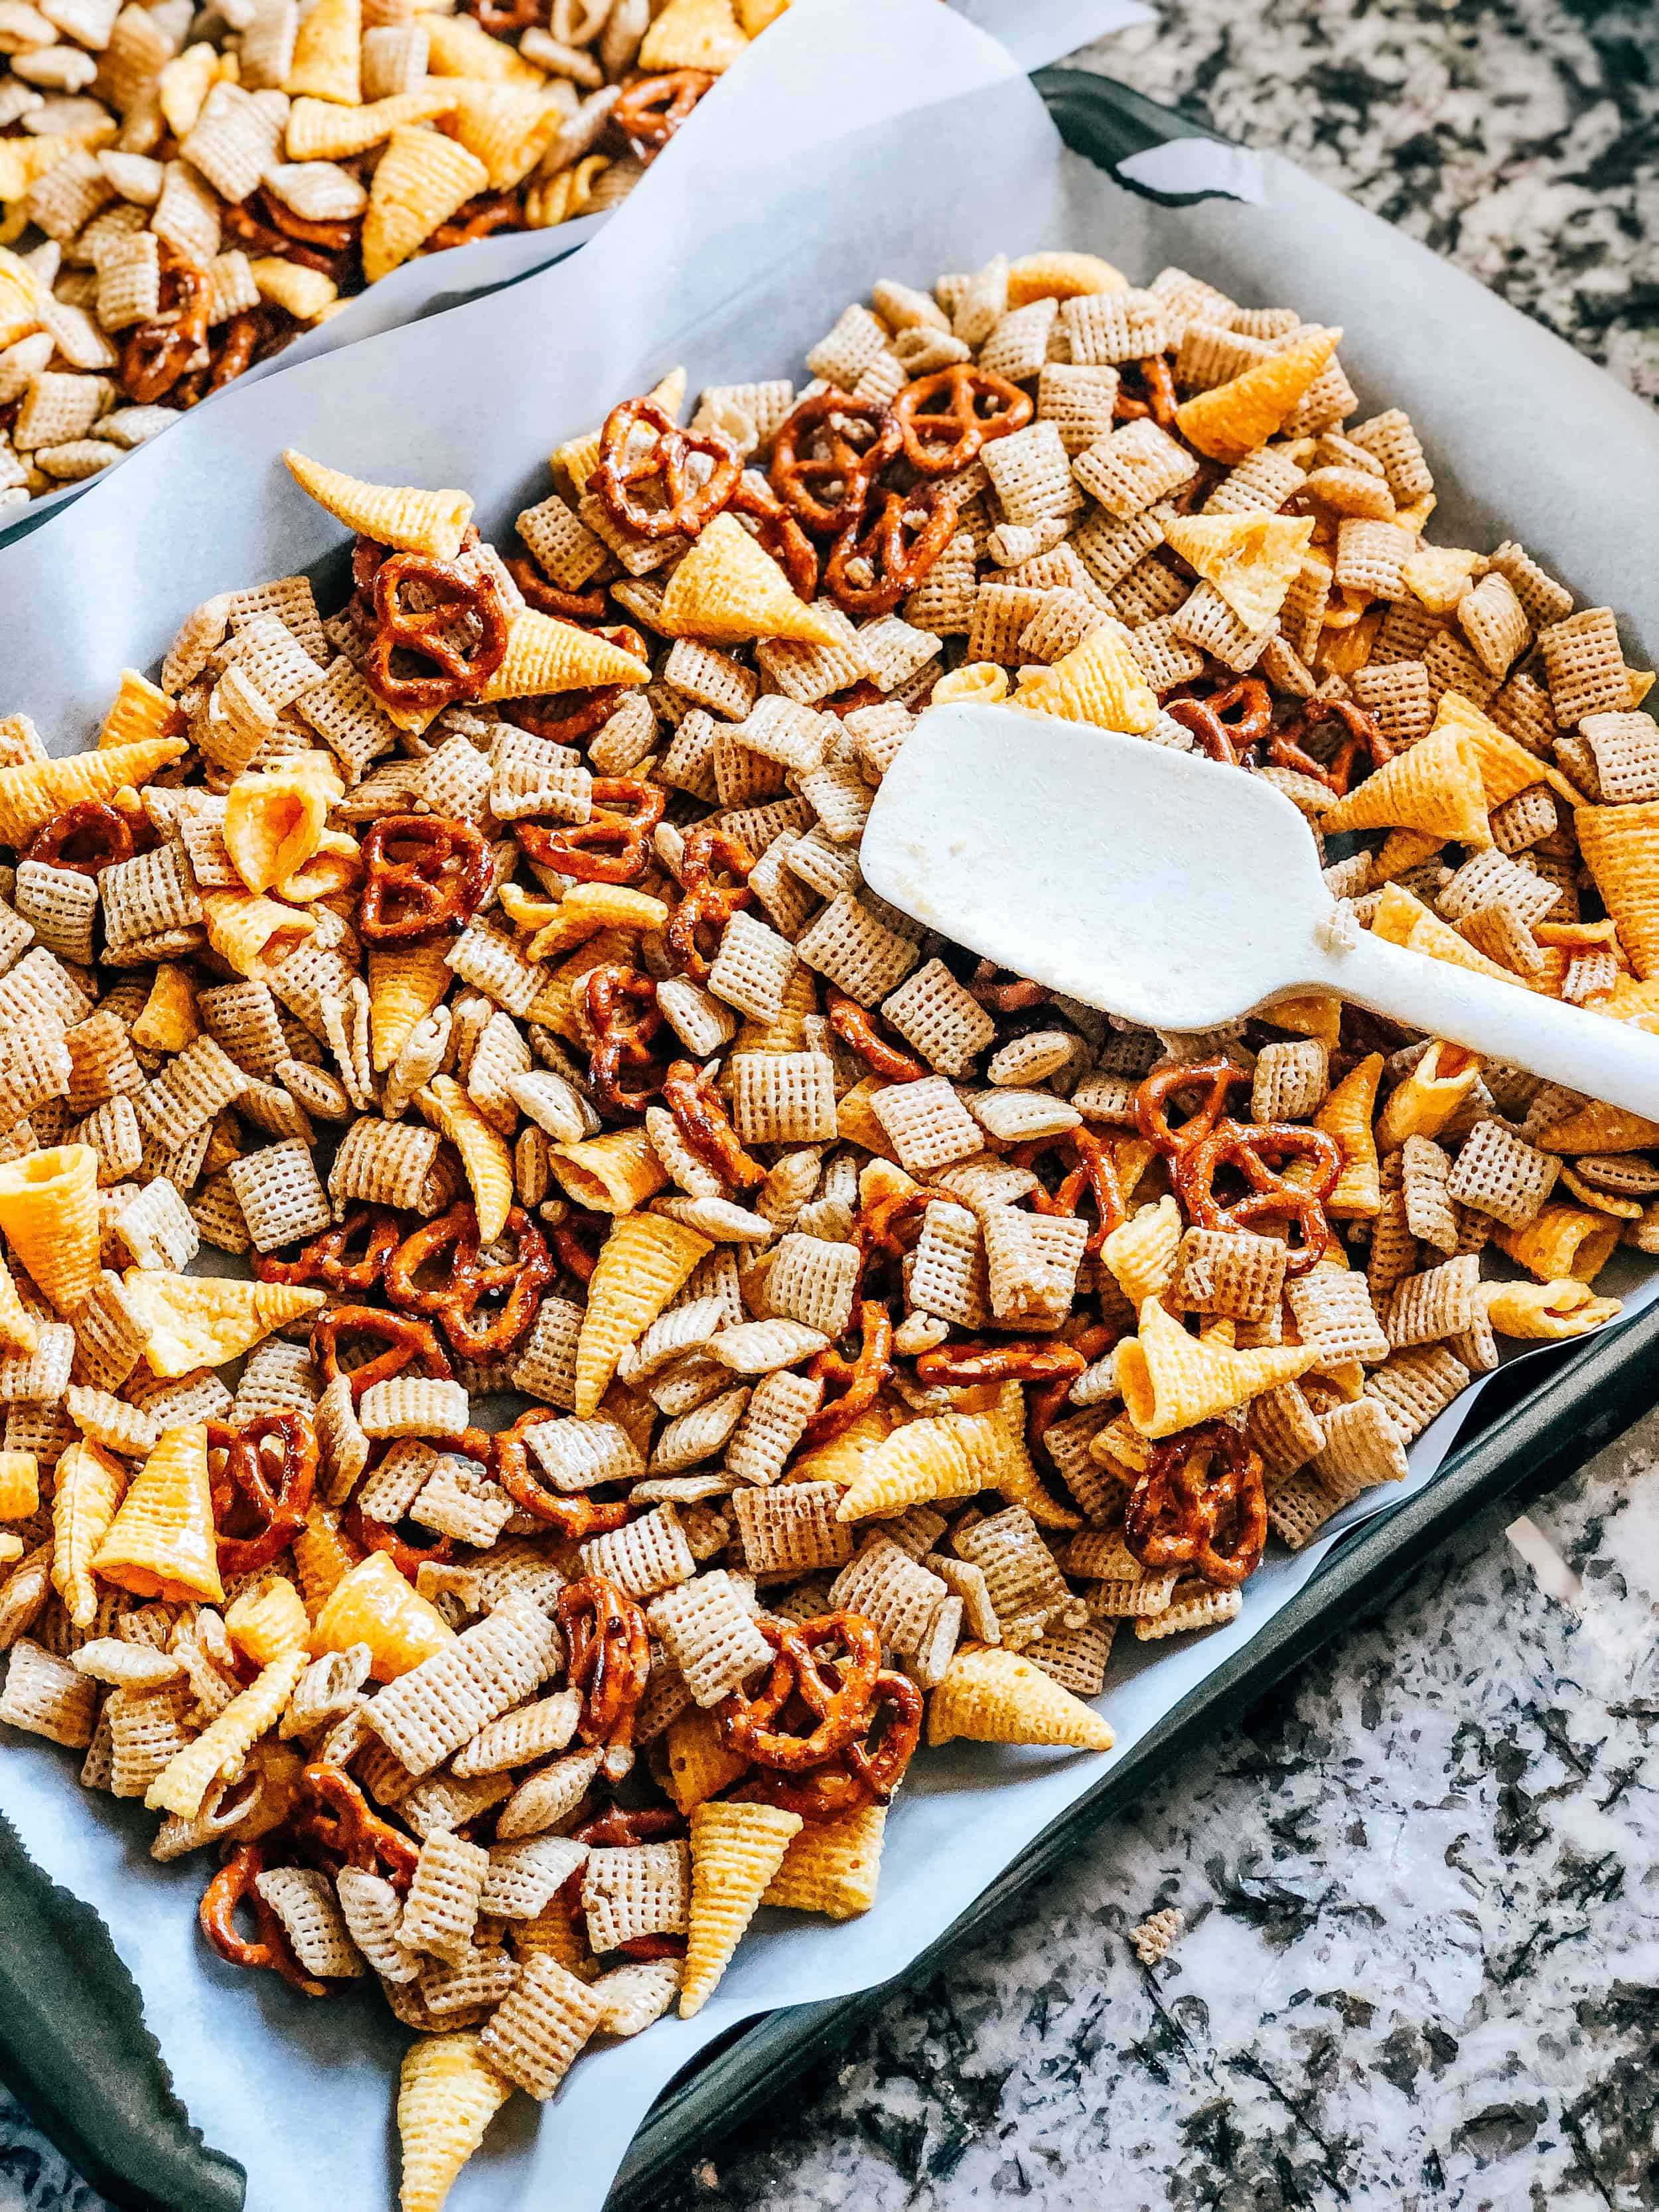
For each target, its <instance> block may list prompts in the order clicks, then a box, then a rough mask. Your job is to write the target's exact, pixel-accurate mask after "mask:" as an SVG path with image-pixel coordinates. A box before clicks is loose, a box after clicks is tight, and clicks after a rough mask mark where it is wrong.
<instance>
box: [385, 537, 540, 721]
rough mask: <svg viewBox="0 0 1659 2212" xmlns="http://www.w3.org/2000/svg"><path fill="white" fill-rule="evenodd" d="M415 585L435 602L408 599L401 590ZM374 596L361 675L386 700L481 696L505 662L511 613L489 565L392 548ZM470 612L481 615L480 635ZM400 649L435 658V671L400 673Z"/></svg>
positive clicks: (438, 702)
mask: <svg viewBox="0 0 1659 2212" xmlns="http://www.w3.org/2000/svg"><path fill="white" fill-rule="evenodd" d="M411 585H412V586H418V587H419V589H420V591H421V592H422V595H423V596H424V597H425V598H426V599H428V601H430V603H431V604H430V605H427V606H425V607H419V608H416V607H412V606H410V605H406V604H405V602H404V598H403V593H404V591H405V590H407V589H408V588H409V587H410V586H411ZM373 596H374V635H373V636H372V637H371V638H370V639H369V642H368V655H367V657H366V658H365V659H364V661H363V678H364V681H365V682H366V683H367V684H368V687H369V689H370V690H371V691H373V692H374V695H375V696H376V697H377V698H379V699H380V702H382V704H383V705H385V706H387V707H392V708H397V709H398V710H399V711H400V712H425V711H427V710H431V711H433V712H436V711H437V710H438V709H439V708H444V707H452V706H453V705H454V703H455V702H456V701H457V700H458V699H476V698H477V696H478V694H479V692H480V691H481V690H483V686H484V684H485V683H486V682H487V680H488V679H489V678H490V677H492V676H493V675H494V674H495V671H496V670H497V669H498V668H499V667H500V666H501V662H502V660H503V659H504V658H505V656H506V653H507V630H508V628H509V626H510V621H509V617H508V615H507V605H506V603H505V601H504V600H503V599H502V598H501V592H499V591H498V590H497V588H496V586H495V578H494V577H493V576H491V575H490V574H489V572H488V571H487V570H484V569H480V570H479V571H478V572H477V574H475V575H469V574H467V573H466V571H465V569H464V568H461V567H460V566H459V564H458V563H457V562H453V561H439V560H435V558H434V557H433V556H431V555H430V554H428V553H391V554H388V555H387V556H386V559H385V560H383V561H382V562H380V564H379V566H378V567H377V568H376V569H375V571H374V595H373ZM468 617H471V621H472V622H475V623H477V636H476V638H475V637H473V636H472V635H471V629H470V625H469V623H468V620H467V618H468ZM399 651H401V652H404V653H414V654H416V655H417V656H418V657H419V658H420V659H423V660H427V661H430V662H432V663H433V664H434V670H433V672H430V673H428V674H426V675H418V676H402V675H398V673H396V672H395V671H394V670H393V668H392V655H393V653H397V652H399Z"/></svg>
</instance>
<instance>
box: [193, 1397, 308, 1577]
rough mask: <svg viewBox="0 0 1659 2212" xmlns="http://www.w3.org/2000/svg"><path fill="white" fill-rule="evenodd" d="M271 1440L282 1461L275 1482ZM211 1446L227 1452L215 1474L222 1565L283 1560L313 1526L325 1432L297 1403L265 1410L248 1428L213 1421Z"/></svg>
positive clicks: (253, 1568) (232, 1571) (239, 1569)
mask: <svg viewBox="0 0 1659 2212" xmlns="http://www.w3.org/2000/svg"><path fill="white" fill-rule="evenodd" d="M267 1444H270V1445H271V1446H273V1447H274V1456H275V1457H276V1470H277V1471H276V1479H275V1480H274V1481H273V1480H272V1476H271V1474H270V1472H269V1471H268V1469H267V1466H266V1459H265V1452H264V1447H265V1446H266V1445H267ZM208 1449H209V1451H210V1452H211V1453H215V1454H218V1453H222V1454H223V1455H224V1456H223V1458H222V1461H221V1462H220V1464H219V1466H218V1467H217V1468H216V1469H214V1471H213V1473H212V1477H211V1486H212V1496H213V1521H214V1526H215V1528H216V1529H217V1531H218V1538H219V1571H220V1573H221V1574H222V1575H228V1576H232V1577H235V1576H240V1575H251V1574H253V1573H255V1572H257V1571H258V1569H259V1568H261V1567H268V1566H269V1565H270V1564H271V1562H272V1560H273V1559H277V1558H279V1557H280V1556H281V1554H282V1553H283V1552H285V1551H286V1550H287V1549H288V1547H289V1545H290V1544H291V1543H292V1542H293V1541H294V1539H295V1536H296V1535H298V1534H299V1533H300V1531H301V1528H304V1527H305V1525H306V1511H307V1508H308V1507H309V1505H310V1504H311V1499H312V1493H313V1491H314V1490H315V1488H316V1486H317V1431H316V1430H315V1429H314V1428H313V1426H312V1425H311V1416H310V1415H309V1414H308V1413H301V1412H300V1411H299V1410H298V1408H297V1407H293V1408H290V1409H289V1410H288V1411H286V1412H283V1413H261V1414H260V1415H259V1416H258V1419H255V1420H252V1421H247V1422H245V1423H244V1424H243V1425H241V1426H240V1428H230V1427H228V1426H227V1425H225V1424H224V1423H222V1422H220V1421H210V1422H209V1423H208ZM210 1464H211V1463H210Z"/></svg>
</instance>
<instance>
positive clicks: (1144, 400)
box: [1112, 353, 1176, 430]
mask: <svg viewBox="0 0 1659 2212" xmlns="http://www.w3.org/2000/svg"><path fill="white" fill-rule="evenodd" d="M1126 376H1127V379H1128V383H1129V386H1130V388H1128V389H1126V388H1125V378H1126ZM1136 384H1138V385H1139V387H1140V388H1139V392H1136V391H1135V390H1134V389H1133V386H1134V385H1136ZM1112 413H1113V416H1114V417H1115V419H1116V420H1117V421H1118V422H1140V421H1142V420H1144V418H1145V417H1146V416H1148V415H1150V416H1152V420H1153V422H1156V423H1157V425H1158V428H1159V429H1160V430H1173V429H1174V428H1175V422H1176V388H1175V378H1174V377H1173V376H1172V375H1171V374H1170V364H1169V362H1167V361H1166V360H1165V359H1164V356H1163V355H1162V354H1161V353H1154V354H1148V355H1147V356H1146V358H1145V359H1144V360H1142V361H1126V362H1121V363H1120V364H1119V369H1118V387H1117V397H1116V398H1115V400H1114V401H1113V403H1112Z"/></svg>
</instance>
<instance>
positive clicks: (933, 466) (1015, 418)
mask: <svg viewBox="0 0 1659 2212" xmlns="http://www.w3.org/2000/svg"><path fill="white" fill-rule="evenodd" d="M893 412H894V414H895V416H896V417H897V418H898V426H899V435H900V437H901V438H902V441H903V443H904V458H905V459H906V460H908V462H909V464H910V465H911V467H912V468H913V469H916V470H918V471H920V472H921V475H923V476H925V477H952V476H955V475H956V474H957V471H959V470H962V469H965V468H967V467H968V466H969V463H970V462H973V461H975V460H977V459H979V456H980V454H981V452H983V450H984V448H985V447H987V445H989V444H990V442H991V441H992V440H993V439H994V438H1006V436H1007V435H1008V433H1009V432H1010V431H1011V430H1023V429H1024V427H1025V425H1026V424H1027V423H1028V422H1030V419H1031V414H1032V405H1031V400H1030V394H1029V393H1027V392H1022V391H1021V390H1020V388H1019V386H1018V385H1017V384H1010V383H1009V381H1008V380H1007V379H1006V377H1002V376H993V375H992V374H990V372H989V371H988V370H987V369H983V368H970V367H969V365H968V363H967V362H954V363H953V364H952V365H951V367H950V368H941V369H938V370H936V371H935V372H934V374H933V375H932V376H919V377H918V378H917V379H916V380H915V383H914V384H907V385H906V386H905V387H904V389H903V391H902V392H900V394H899V396H898V398H897V399H896V400H895V402H894V403H893Z"/></svg>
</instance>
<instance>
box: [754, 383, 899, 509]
mask: <svg viewBox="0 0 1659 2212" xmlns="http://www.w3.org/2000/svg"><path fill="white" fill-rule="evenodd" d="M901 446H902V433H901V431H900V428H899V424H898V419H897V417H896V416H895V415H893V414H892V413H891V412H890V410H889V409H887V408H886V407H884V406H883V405H882V404H881V402H880V401H879V400H878V399H854V398H850V397H849V396H848V394H847V393H846V392H814V393H813V394H812V395H811V398H807V399H803V400H802V401H801V402H800V403H799V405H798V406H797V407H795V408H794V410H793V412H791V413H790V414H789V415H788V416H786V417H785V419H784V421H783V422H782V423H781V425H780V426H779V428H778V432H777V435H776V436H775V438H774V439H773V441H772V489H773V490H774V491H775V493H776V494H777V495H778V498H779V499H780V500H781V501H782V503H783V505H784V506H785V507H787V509H788V511H789V513H791V514H793V516H794V517H795V519H796V520H797V521H798V522H800V523H803V524H805V527H806V528H807V529H808V530H813V531H817V532H840V531H843V530H845V529H847V528H848V526H849V525H850V524H853V523H856V522H860V521H861V520H863V516H864V511H865V508H866V507H867V506H868V505H869V503H870V488H871V486H872V484H873V483H875V481H876V478H877V477H878V476H879V475H880V473H881V471H883V469H884V468H885V467H886V465H887V464H888V462H889V461H890V460H892V459H894V458H895V457H896V454H897V453H898V452H899V450H900V447H901Z"/></svg>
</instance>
